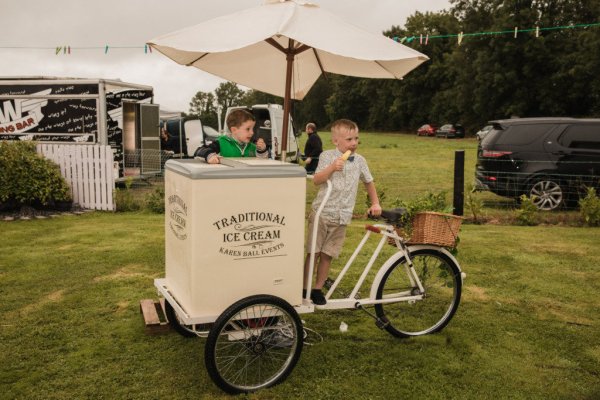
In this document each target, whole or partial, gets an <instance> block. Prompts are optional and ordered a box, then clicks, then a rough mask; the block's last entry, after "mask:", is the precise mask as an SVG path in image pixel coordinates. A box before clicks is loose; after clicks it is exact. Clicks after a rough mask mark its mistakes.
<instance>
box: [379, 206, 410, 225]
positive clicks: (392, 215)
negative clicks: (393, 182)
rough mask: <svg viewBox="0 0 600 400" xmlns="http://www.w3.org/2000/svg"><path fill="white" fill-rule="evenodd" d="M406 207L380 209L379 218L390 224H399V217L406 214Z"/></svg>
mask: <svg viewBox="0 0 600 400" xmlns="http://www.w3.org/2000/svg"><path fill="white" fill-rule="evenodd" d="M406 212H407V211H406V208H394V209H391V210H382V211H381V218H383V219H384V220H385V222H386V223H388V224H390V225H400V219H401V218H402V216H403V215H405V214H406Z"/></svg>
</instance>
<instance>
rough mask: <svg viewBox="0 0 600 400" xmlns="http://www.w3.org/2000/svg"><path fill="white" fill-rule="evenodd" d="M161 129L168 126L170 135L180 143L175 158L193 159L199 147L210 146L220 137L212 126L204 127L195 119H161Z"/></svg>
mask: <svg viewBox="0 0 600 400" xmlns="http://www.w3.org/2000/svg"><path fill="white" fill-rule="evenodd" d="M160 124H161V127H162V126H163V124H166V127H167V131H168V132H169V134H170V135H171V136H172V137H174V138H175V140H176V141H178V142H179V151H175V155H174V157H176V158H179V157H183V158H192V157H194V152H195V151H196V149H198V147H201V146H204V145H206V144H210V143H211V142H212V141H214V140H216V139H217V137H218V136H219V132H218V131H217V130H216V129H214V128H213V127H211V126H208V125H204V124H203V123H202V121H200V119H198V118H194V117H172V118H168V119H161V121H160Z"/></svg>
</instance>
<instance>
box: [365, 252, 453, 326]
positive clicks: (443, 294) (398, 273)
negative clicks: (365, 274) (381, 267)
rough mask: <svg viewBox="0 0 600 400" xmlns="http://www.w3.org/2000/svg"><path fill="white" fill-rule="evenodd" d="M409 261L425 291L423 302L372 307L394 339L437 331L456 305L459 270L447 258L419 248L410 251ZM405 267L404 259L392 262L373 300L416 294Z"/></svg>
mask: <svg viewBox="0 0 600 400" xmlns="http://www.w3.org/2000/svg"><path fill="white" fill-rule="evenodd" d="M410 258H411V261H412V263H413V267H414V269H415V272H416V274H417V276H418V277H419V280H420V281H421V284H422V285H423V288H424V289H425V292H424V293H423V299H421V300H415V301H400V302H395V303H386V304H376V305H375V312H376V314H377V316H378V317H379V318H380V319H381V320H382V322H383V323H384V326H385V329H386V330H387V331H388V332H389V333H391V334H392V335H394V336H396V337H411V336H420V335H426V334H428V333H435V332H438V331H440V330H441V329H443V328H444V327H445V326H446V325H447V324H448V322H450V319H452V316H453V315H454V313H455V312H456V309H457V308H458V304H459V302H460V295H461V290H462V279H461V276H460V269H459V267H458V266H457V265H456V263H455V262H454V261H453V260H452V259H451V258H450V257H448V256H447V255H446V254H444V253H442V252H441V251H439V250H435V249H421V250H415V251H413V252H411V253H410ZM407 268H408V264H407V262H406V257H402V258H400V259H399V260H398V261H396V263H394V264H393V265H392V266H391V267H390V268H389V269H388V270H387V272H386V273H385V274H384V276H383V278H382V280H381V282H380V284H379V287H378V289H377V297H376V298H377V299H382V298H385V297H386V296H392V295H394V294H397V293H400V292H406V291H408V292H411V294H413V295H418V294H420V293H421V292H420V290H419V288H418V286H417V285H416V283H411V281H410V279H409V277H408V273H407Z"/></svg>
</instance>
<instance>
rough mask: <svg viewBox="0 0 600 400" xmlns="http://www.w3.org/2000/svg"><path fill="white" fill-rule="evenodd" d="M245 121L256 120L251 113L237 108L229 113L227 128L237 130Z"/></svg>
mask: <svg viewBox="0 0 600 400" xmlns="http://www.w3.org/2000/svg"><path fill="white" fill-rule="evenodd" d="M246 121H256V118H254V115H252V113H251V112H249V111H247V110H244V109H242V108H238V109H237V110H233V111H232V112H230V113H229V115H228V116H227V121H226V123H227V127H228V128H229V129H231V128H232V127H236V128H239V127H240V126H242V124H243V123H244V122H246Z"/></svg>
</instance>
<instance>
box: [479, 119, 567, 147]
mask: <svg viewBox="0 0 600 400" xmlns="http://www.w3.org/2000/svg"><path fill="white" fill-rule="evenodd" d="M554 126H556V125H553V124H527V125H513V126H509V127H508V129H505V130H504V133H503V134H502V135H501V136H500V137H499V138H498V140H497V141H496V144H513V145H525V144H529V143H532V142H534V141H535V140H537V139H538V138H539V137H540V136H541V135H544V134H545V133H546V132H548V131H549V130H550V129H551V128H553V127H554ZM490 134H491V133H490ZM488 136H489V135H488Z"/></svg>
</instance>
